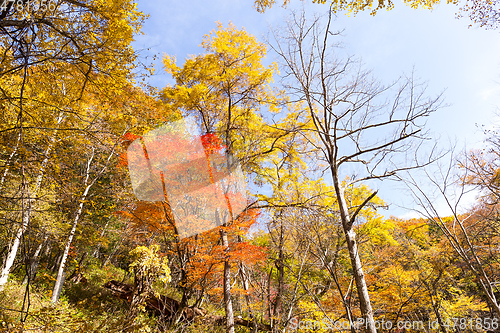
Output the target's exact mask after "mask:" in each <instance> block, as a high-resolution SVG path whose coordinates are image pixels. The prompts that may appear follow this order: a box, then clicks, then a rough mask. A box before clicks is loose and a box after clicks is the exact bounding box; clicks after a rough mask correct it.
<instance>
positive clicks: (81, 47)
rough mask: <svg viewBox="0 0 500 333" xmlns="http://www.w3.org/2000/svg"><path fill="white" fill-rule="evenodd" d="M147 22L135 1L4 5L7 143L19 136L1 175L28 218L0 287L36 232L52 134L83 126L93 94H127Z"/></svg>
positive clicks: (2, 81)
mask: <svg viewBox="0 0 500 333" xmlns="http://www.w3.org/2000/svg"><path fill="white" fill-rule="evenodd" d="M143 18H144V16H143V15H142V13H140V12H138V11H137V10H136V9H135V4H134V3H133V2H131V1H118V2H116V1H109V2H101V1H95V2H94V1H88V2H87V1H86V2H78V1H63V0H61V1H50V2H49V3H47V4H46V5H45V6H44V5H43V4H40V5H39V6H33V3H32V2H31V1H18V2H14V1H4V2H2V7H1V8H0V28H1V31H0V36H2V38H1V42H0V52H1V53H2V57H1V61H0V104H1V107H2V110H4V112H2V118H3V119H2V120H3V121H2V125H1V130H2V132H1V133H2V135H3V137H2V139H3V140H4V141H3V142H2V143H3V144H4V143H5V142H8V141H9V140H10V139H12V138H18V140H17V144H16V145H15V147H13V148H11V147H10V144H7V145H6V146H7V147H6V149H5V151H4V149H2V153H4V152H5V153H6V155H7V156H9V157H8V158H7V161H6V162H7V163H5V167H4V169H3V170H2V171H3V172H2V175H3V176H2V184H3V185H5V184H6V183H7V182H8V183H9V187H10V189H13V188H16V187H18V188H19V189H20V192H19V193H17V194H16V195H15V197H19V195H20V196H21V198H22V199H21V200H20V202H21V204H19V203H18V204H17V207H21V208H20V211H21V213H20V216H21V217H20V218H19V216H17V217H15V218H12V219H10V220H12V221H13V223H15V221H16V220H17V219H21V220H22V222H21V223H20V227H19V228H16V229H17V230H19V231H18V232H17V233H16V235H15V236H14V237H13V241H12V246H10V251H9V255H8V260H6V262H5V264H4V268H3V271H2V277H1V281H0V286H3V284H4V283H5V282H6V279H7V277H8V274H9V271H10V268H11V267H12V263H13V261H14V259H15V257H16V255H17V249H18V247H19V239H20V238H21V236H22V235H23V234H24V232H25V230H27V229H29V227H30V219H31V214H32V211H33V208H32V207H33V205H34V204H35V202H36V200H37V198H36V196H37V195H38V189H39V188H40V186H41V185H40V184H41V181H42V180H44V177H45V171H46V168H47V163H48V162H49V161H50V160H51V149H52V146H53V144H54V140H52V141H51V142H45V139H43V138H44V137H45V136H46V132H47V131H49V132H51V131H54V134H53V138H55V137H56V133H57V131H58V129H59V127H60V126H61V121H62V119H64V121H65V125H68V124H69V123H71V124H72V125H76V124H75V119H78V118H79V117H80V116H82V115H83V114H85V107H87V106H88V104H85V103H83V107H82V101H84V102H87V103H88V100H89V98H91V97H90V95H91V94H92V93H93V94H94V95H93V96H94V97H95V96H97V95H99V96H100V98H101V103H105V102H104V101H105V100H107V102H109V100H110V99H113V98H114V97H115V96H116V95H117V94H121V93H123V91H124V90H122V91H120V89H123V88H125V86H126V85H127V84H128V83H129V80H130V79H131V78H132V74H131V70H132V68H134V66H135V65H134V61H135V53H134V51H133V49H132V48H131V46H130V42H131V41H132V36H133V33H134V32H137V31H138V29H139V28H140V24H141V21H142V19H143ZM125 90H126V89H125ZM51 116H52V117H51ZM56 118H57V119H58V121H56V122H54V119H56ZM80 125H82V124H81V123H79V124H78V125H76V126H75V128H71V127H69V128H66V129H67V130H69V129H74V130H84V128H85V126H86V125H87V124H85V125H82V127H81V128H79V126H80ZM4 145H5V144H4ZM44 146H45V147H46V148H45V152H46V153H45V154H44V158H42V160H41V161H40V164H41V167H39V168H38V170H37V173H34V174H35V175H37V176H36V177H30V176H27V173H26V171H27V170H28V168H29V167H30V166H28V165H27V164H26V161H27V160H28V159H30V158H33V156H38V155H39V154H38V153H37V150H38V149H39V148H40V147H44ZM35 158H37V157H35ZM16 161H18V162H16ZM32 178H33V179H32ZM35 178H36V180H35ZM16 182H20V185H19V186H18V185H17V184H16ZM32 182H34V183H35V185H34V186H33V188H34V189H35V191H34V192H33V191H32V189H31V188H30V186H32V185H31V183H32ZM30 190H31V191H30ZM43 190H44V189H42V191H43ZM16 209H17V208H16ZM28 250H29V249H28ZM27 262H28V260H27ZM26 269H27V270H28V266H27V267H26Z"/></svg>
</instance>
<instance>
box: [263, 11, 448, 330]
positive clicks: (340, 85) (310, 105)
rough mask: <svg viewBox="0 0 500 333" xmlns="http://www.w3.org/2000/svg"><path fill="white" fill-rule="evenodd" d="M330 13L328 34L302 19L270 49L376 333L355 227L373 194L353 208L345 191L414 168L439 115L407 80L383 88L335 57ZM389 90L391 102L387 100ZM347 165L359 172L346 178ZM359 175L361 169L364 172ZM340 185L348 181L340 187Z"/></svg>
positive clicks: (350, 61)
mask: <svg viewBox="0 0 500 333" xmlns="http://www.w3.org/2000/svg"><path fill="white" fill-rule="evenodd" d="M331 21H332V12H331V11H330V12H329V14H328V20H327V23H326V25H325V27H324V28H323V27H321V25H320V24H321V23H320V20H319V19H316V20H315V21H314V22H313V23H312V24H308V23H307V22H306V20H305V18H304V15H303V14H302V15H301V16H293V17H292V20H291V22H290V23H289V24H288V26H287V28H288V29H287V34H286V35H285V36H283V37H281V36H276V35H275V40H276V43H275V45H274V46H272V47H273V49H274V50H275V51H276V52H277V53H278V54H279V56H280V57H281V59H282V62H283V66H282V70H283V72H284V73H283V77H284V78H285V79H284V80H283V84H284V86H285V89H286V90H287V92H288V93H289V94H290V96H291V100H295V101H298V102H299V103H302V104H301V107H302V111H301V112H299V116H300V117H302V118H303V119H305V121H304V122H305V123H308V124H309V127H308V128H305V129H303V130H302V132H303V135H304V136H305V137H307V138H308V139H309V145H310V147H311V148H313V149H315V150H316V152H317V153H318V158H319V159H321V160H322V161H323V162H324V163H325V165H326V168H327V169H328V170H329V174H330V176H331V177H332V180H331V181H332V184H333V187H334V188H335V197H336V200H337V203H338V211H337V212H335V213H336V214H338V216H339V219H340V221H341V223H342V228H343V232H344V235H345V238H346V243H347V247H348V249H349V256H350V261H351V266H352V270H353V275H354V280H355V285H356V289H357V293H358V298H359V306H360V309H361V313H362V315H363V317H364V320H365V323H366V327H367V331H368V332H375V331H376V329H375V323H374V319H373V310H372V306H371V302H370V297H369V294H368V287H367V284H366V280H365V275H364V271H363V266H362V263H361V260H360V249H359V246H358V241H357V240H356V232H355V230H354V228H353V227H354V224H355V221H356V218H357V217H358V214H359V212H360V210H361V209H362V208H363V207H365V206H366V205H368V204H370V202H371V200H372V199H373V198H374V197H375V196H376V194H377V191H375V192H373V193H372V194H370V195H367V196H366V197H365V198H364V200H363V201H362V202H361V203H360V204H358V205H353V204H352V203H350V202H349V201H348V199H347V197H346V189H347V188H349V187H350V186H352V185H353V184H356V183H359V182H362V181H368V180H374V179H377V180H382V179H386V178H390V177H393V176H394V175H396V174H397V173H398V172H400V171H402V170H406V169H408V168H415V167H418V166H419V165H420V164H419V161H418V160H417V157H419V154H418V152H417V149H418V148H419V146H420V145H421V143H422V142H423V140H424V139H425V138H426V135H425V133H424V132H423V128H424V127H423V126H424V124H425V119H426V118H427V117H428V116H429V115H430V114H431V113H432V112H434V111H436V110H437V108H438V107H439V100H440V98H439V97H437V98H432V99H431V98H426V97H425V95H424V89H423V87H422V86H421V85H419V84H418V83H416V82H415V80H414V79H413V78H412V77H408V78H405V79H404V80H401V81H400V83H399V84H397V83H394V84H392V85H390V86H388V87H383V86H381V85H379V84H378V83H377V82H375V81H374V80H372V79H371V77H370V75H369V73H368V72H366V71H364V70H362V68H361V67H360V66H359V64H358V63H356V62H355V61H354V60H353V59H351V58H348V59H347V60H341V59H339V58H338V57H336V56H335V45H332V43H331V41H330V40H329V39H330V36H331V35H333V36H335V35H336V34H334V33H332V32H331V31H330V29H331ZM391 89H392V90H394V95H393V97H392V101H391V102H388V101H387V99H388V98H389V97H388V96H389V95H390V93H391ZM347 165H354V166H356V165H358V166H360V167H358V168H357V169H355V168H354V169H351V170H352V175H349V176H348V175H347V172H346V170H345V168H347ZM361 167H362V168H361ZM344 177H347V180H346V181H344V179H345V178H344Z"/></svg>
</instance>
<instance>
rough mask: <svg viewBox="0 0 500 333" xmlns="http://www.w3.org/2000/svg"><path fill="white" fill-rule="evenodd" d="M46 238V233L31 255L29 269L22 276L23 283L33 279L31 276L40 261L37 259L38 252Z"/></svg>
mask: <svg viewBox="0 0 500 333" xmlns="http://www.w3.org/2000/svg"><path fill="white" fill-rule="evenodd" d="M48 238H49V236H48V235H47V236H45V238H44V239H43V241H42V242H41V243H40V245H38V247H37V249H36V251H35V254H34V255H33V258H31V265H30V269H29V271H28V272H26V275H25V276H24V280H23V284H25V283H28V281H31V280H33V278H34V277H35V274H36V271H37V269H38V263H39V262H40V260H39V258H40V252H42V248H43V246H44V245H45V243H46V242H47V239H48Z"/></svg>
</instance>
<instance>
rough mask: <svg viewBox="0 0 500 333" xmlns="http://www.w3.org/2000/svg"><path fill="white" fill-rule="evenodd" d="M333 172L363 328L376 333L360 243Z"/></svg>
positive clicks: (336, 175) (332, 168)
mask: <svg viewBox="0 0 500 333" xmlns="http://www.w3.org/2000/svg"><path fill="white" fill-rule="evenodd" d="M331 172H332V178H333V185H334V187H335V194H336V197H337V201H338V205H339V210H340V218H341V221H342V227H343V229H344V234H345V238H346V243H347V249H348V250H349V258H350V259H351V266H352V271H353V275H354V281H355V283H356V289H357V291H358V298H359V307H360V310H361V314H362V315H363V319H364V323H363V325H362V326H363V328H364V329H365V330H364V331H366V332H368V333H376V332H377V329H376V328H375V321H374V319H373V310H372V306H371V303H370V295H369V294H368V287H367V286H366V281H365V275H364V273H363V267H362V265H361V259H360V257H359V250H358V243H357V241H356V232H355V231H354V229H353V221H351V217H350V216H349V210H348V208H347V203H346V200H345V197H344V189H343V188H342V186H341V184H340V180H339V176H338V173H337V169H336V168H335V167H333V166H332V167H331Z"/></svg>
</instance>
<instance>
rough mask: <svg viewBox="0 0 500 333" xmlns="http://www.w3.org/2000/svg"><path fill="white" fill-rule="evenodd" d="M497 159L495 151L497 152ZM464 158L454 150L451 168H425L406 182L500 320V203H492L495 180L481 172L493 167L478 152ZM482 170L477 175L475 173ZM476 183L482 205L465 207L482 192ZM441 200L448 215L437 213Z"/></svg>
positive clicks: (421, 209)
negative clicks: (469, 196) (499, 246)
mask: <svg viewBox="0 0 500 333" xmlns="http://www.w3.org/2000/svg"><path fill="white" fill-rule="evenodd" d="M495 155H496V153H494V154H493V156H495ZM465 156H466V157H465V158H463V159H459V158H457V157H456V156H455V155H454V151H453V150H451V152H450V154H449V161H448V164H447V165H439V169H438V172H436V171H435V170H432V172H431V170H423V174H417V175H409V177H407V179H406V184H407V186H408V188H409V189H410V191H411V193H412V194H413V197H414V199H415V202H416V203H417V205H418V207H419V208H415V209H414V210H415V211H417V212H418V213H419V214H420V215H421V216H425V217H426V218H427V219H428V220H429V223H431V224H432V225H434V226H436V227H437V228H439V230H440V231H441V232H442V233H443V235H444V237H445V239H446V241H447V244H448V245H449V246H450V247H451V249H452V250H453V252H454V253H455V254H456V255H457V257H458V260H460V262H461V265H462V267H464V268H466V271H467V272H468V274H470V275H471V276H472V277H473V279H474V281H475V283H476V284H477V289H478V292H481V293H482V296H483V298H484V299H485V301H486V302H487V304H488V306H489V307H490V309H491V310H490V312H491V314H492V315H495V314H496V316H497V317H500V302H499V300H498V292H499V289H498V286H497V282H496V281H498V278H499V275H498V264H497V263H498V258H499V252H498V249H497V248H496V247H495V245H493V244H496V243H497V242H498V241H497V240H498V239H499V236H500V234H499V230H500V229H499V224H498V222H499V220H498V205H497V204H495V203H493V202H490V204H488V200H490V199H491V198H492V197H491V195H492V193H494V192H495V190H494V187H491V181H492V180H494V179H495V178H494V177H493V179H491V178H489V177H490V175H489V174H488V173H485V174H482V172H481V171H480V170H483V171H487V170H491V169H490V167H487V166H486V165H487V164H485V163H484V162H485V160H482V159H481V161H479V160H478V159H477V158H478V156H477V154H475V153H471V154H470V155H468V154H465ZM456 166H458V167H459V168H456ZM492 166H493V165H492ZM483 168H485V169H483ZM493 169H495V167H493ZM478 171H479V174H478V173H475V172H478ZM417 177H419V178H417ZM419 179H420V181H419ZM421 179H426V180H428V181H429V184H430V186H429V185H427V186H424V185H423V184H422V181H421ZM476 184H480V185H479V189H481V190H483V191H484V192H483V193H484V194H486V195H485V196H484V197H483V200H484V201H482V202H481V201H480V202H479V204H476V205H475V206H473V207H467V206H465V205H464V203H463V200H464V197H465V195H467V194H469V193H471V192H472V191H474V190H475V189H477V188H478V187H477V185H476ZM492 189H493V191H491V190H492ZM494 198H495V195H493V199H494ZM440 201H441V202H442V203H444V207H445V209H446V211H444V212H443V210H442V209H438V203H439V202H440Z"/></svg>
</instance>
